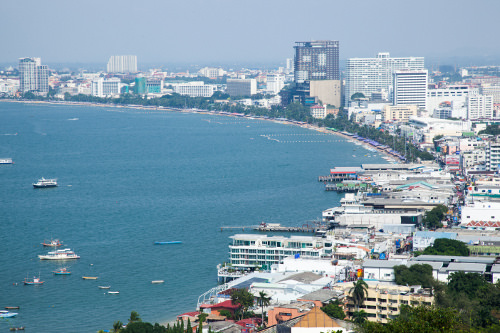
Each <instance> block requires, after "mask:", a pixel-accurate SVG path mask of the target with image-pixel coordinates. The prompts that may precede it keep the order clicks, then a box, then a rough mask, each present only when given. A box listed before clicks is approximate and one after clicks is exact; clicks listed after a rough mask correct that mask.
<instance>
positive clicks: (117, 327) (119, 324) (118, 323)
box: [113, 320, 123, 333]
mask: <svg viewBox="0 0 500 333" xmlns="http://www.w3.org/2000/svg"><path fill="white" fill-rule="evenodd" d="M122 327H123V323H122V322H121V321H119V320H117V321H115V322H114V323H113V331H114V332H115V333H118V332H120V331H121V329H122Z"/></svg>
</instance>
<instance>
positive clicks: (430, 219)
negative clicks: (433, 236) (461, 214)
mask: <svg viewBox="0 0 500 333" xmlns="http://www.w3.org/2000/svg"><path fill="white" fill-rule="evenodd" d="M446 212H448V207H446V206H445V205H437V206H436V207H434V208H432V209H431V210H430V211H427V212H425V216H424V219H423V221H422V223H423V224H424V225H425V226H426V227H427V228H429V229H435V228H440V227H442V226H443V224H442V223H441V221H442V220H443V218H444V216H445V214H446Z"/></svg>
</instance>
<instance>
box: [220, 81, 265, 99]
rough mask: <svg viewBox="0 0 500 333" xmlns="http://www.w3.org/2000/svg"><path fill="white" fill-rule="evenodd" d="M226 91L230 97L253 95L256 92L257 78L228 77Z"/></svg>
mask: <svg viewBox="0 0 500 333" xmlns="http://www.w3.org/2000/svg"><path fill="white" fill-rule="evenodd" d="M226 92H227V93H228V94H229V96H231V97H236V96H252V95H255V94H256V93H257V80H255V79H228V80H227V89H226Z"/></svg>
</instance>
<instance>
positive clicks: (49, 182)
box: [33, 177, 57, 188]
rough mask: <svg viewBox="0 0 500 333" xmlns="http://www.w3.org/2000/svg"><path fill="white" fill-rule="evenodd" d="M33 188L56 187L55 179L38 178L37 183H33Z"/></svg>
mask: <svg viewBox="0 0 500 333" xmlns="http://www.w3.org/2000/svg"><path fill="white" fill-rule="evenodd" d="M33 187H34V188H48V187H57V179H45V178H43V177H42V178H40V179H38V182H36V183H33Z"/></svg>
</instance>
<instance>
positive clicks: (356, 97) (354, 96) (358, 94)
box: [351, 92, 365, 101]
mask: <svg viewBox="0 0 500 333" xmlns="http://www.w3.org/2000/svg"><path fill="white" fill-rule="evenodd" d="M361 98H365V95H364V94H363V93H360V92H357V93H354V94H352V96H351V101H355V100H359V99H361Z"/></svg>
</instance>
